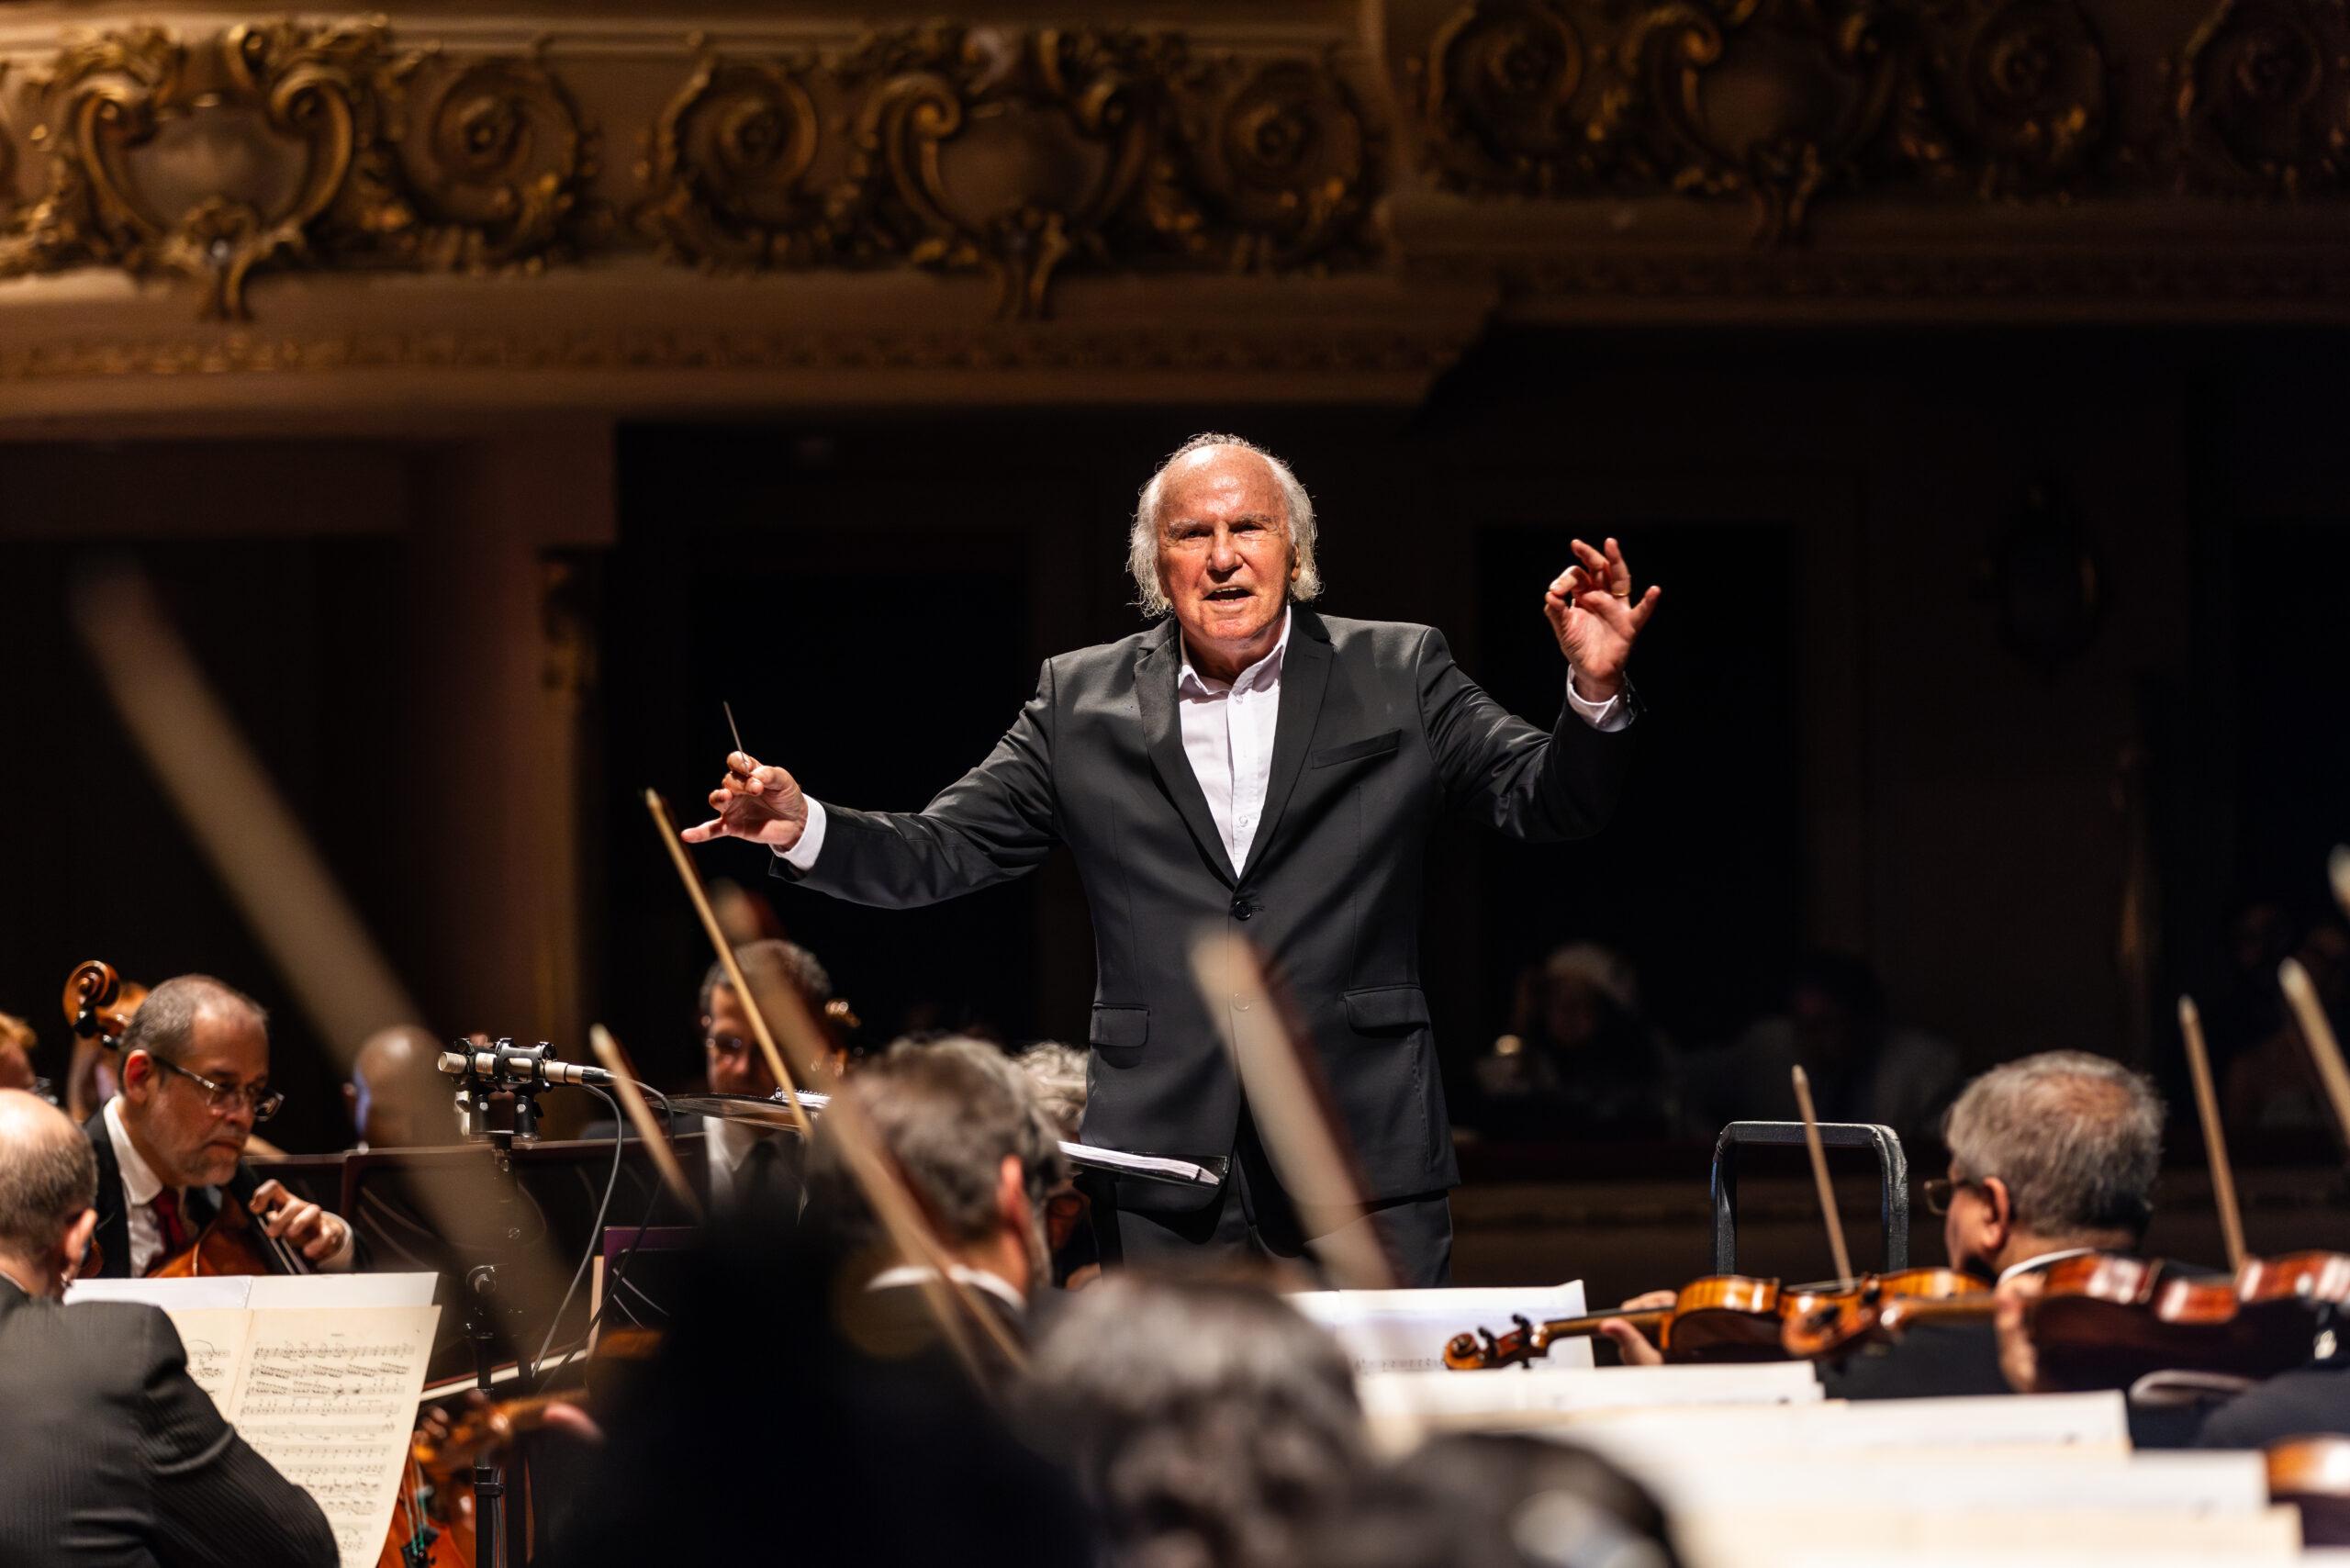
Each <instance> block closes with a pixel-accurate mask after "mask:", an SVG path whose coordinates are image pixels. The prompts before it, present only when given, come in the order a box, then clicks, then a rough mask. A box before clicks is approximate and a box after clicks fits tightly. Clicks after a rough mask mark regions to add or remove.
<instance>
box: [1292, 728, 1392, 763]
mask: <svg viewBox="0 0 2350 1568" xmlns="http://www.w3.org/2000/svg"><path fill="white" fill-rule="evenodd" d="M1403 739H1404V732H1403V731H1401V730H1390V731H1388V732H1387V733H1386V734H1382V735H1372V736H1371V737H1370V738H1369V739H1368V740H1360V741H1348V742H1347V743H1346V744H1345V745H1334V746H1326V747H1325V748H1323V749H1322V750H1320V751H1317V752H1315V754H1314V755H1313V756H1310V757H1308V758H1307V759H1306V766H1307V767H1337V765H1338V764H1339V763H1341V762H1360V761H1361V760H1362V759H1363V758H1364V757H1366V756H1386V755H1387V754H1388V753H1389V752H1391V751H1393V750H1394V749H1395V748H1396V746H1397V745H1401V744H1402V742H1403Z"/></svg>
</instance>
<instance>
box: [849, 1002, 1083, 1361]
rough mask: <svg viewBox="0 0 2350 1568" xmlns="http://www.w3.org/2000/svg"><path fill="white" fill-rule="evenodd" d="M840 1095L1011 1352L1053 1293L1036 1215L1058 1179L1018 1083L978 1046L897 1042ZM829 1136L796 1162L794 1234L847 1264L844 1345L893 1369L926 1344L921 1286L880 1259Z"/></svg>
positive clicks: (871, 1227)
mask: <svg viewBox="0 0 2350 1568" xmlns="http://www.w3.org/2000/svg"><path fill="white" fill-rule="evenodd" d="M840 1092H841V1093H843V1094H847V1095H854V1096H855V1097H856V1103H857V1105H858V1106H860V1107H861V1108H862V1109H863V1110H864V1111H865V1113H866V1115H867V1119H868V1120H869V1121H870V1122H871V1124H872V1126H873V1130H874V1132H875V1134H876V1135H877V1136H878V1137H879V1139H880V1143H881V1146H882V1148H884V1149H886V1150H887V1151H888V1153H889V1156H890V1160H891V1162H892V1163H893V1164H895V1165H896V1166H897V1168H898V1169H899V1170H900V1171H901V1172H902V1173H903V1174H904V1177H905V1180H906V1182H907V1185H908V1186H909V1188H910V1189H911V1190H912V1195H913V1198H914V1200H915V1202H916V1204H918V1205H919V1206H920V1208H921V1210H922V1213H923V1219H924V1221H925V1223H927V1225H928V1226H930V1228H931V1232H932V1237H933V1239H934V1240H935V1241H936V1242H937V1243H938V1245H939V1248H940V1249H941V1250H942V1251H944V1252H945V1253H946V1256H947V1258H948V1259H949V1260H951V1261H950V1263H949V1269H950V1271H951V1272H952V1273H953V1274H954V1276H955V1277H956V1278H957V1280H959V1281H961V1282H962V1283H963V1284H964V1285H965V1286H966V1287H968V1290H969V1292H970V1294H971V1295H972V1296H973V1297H974V1298H975V1299H976V1300H977V1301H978V1302H979V1305H981V1306H983V1307H984V1308H986V1309H987V1310H989V1311H990V1312H993V1313H995V1314H997V1315H998V1316H999V1317H1000V1318H1001V1320H1002V1323H1003V1324H1004V1326H1005V1327H1007V1328H1008V1329H1010V1330H1011V1334H1012V1338H1013V1339H1014V1340H1015V1341H1017V1340H1022V1339H1024V1338H1026V1337H1027V1334H1028V1330H1029V1327H1030V1323H1029V1319H1030V1317H1031V1316H1032V1315H1033V1310H1034V1304H1035V1302H1036V1301H1037V1300H1038V1299H1039V1298H1040V1297H1041V1296H1042V1295H1043V1294H1046V1293H1047V1292H1049V1291H1050V1289H1051V1286H1052V1282H1053V1279H1052V1271H1051V1265H1050V1263H1049V1261H1048V1260H1047V1257H1046V1243H1045V1204H1046V1197H1047V1195H1048V1194H1049V1193H1051V1192H1052V1190H1053V1188H1054V1186H1055V1185H1056V1184H1057V1183H1058V1182H1059V1181H1060V1180H1061V1178H1062V1176H1063V1175H1064V1174H1065V1173H1066V1162H1065V1161H1064V1159H1063V1158H1062V1155H1061V1150H1060V1144H1059V1141H1058V1137H1057V1129H1056V1128H1055V1127H1054V1126H1053V1125H1052V1122H1051V1120H1050V1119H1049V1118H1048V1117H1047V1116H1046V1114H1045V1111H1044V1109H1043V1108H1042V1106H1040V1105H1039V1104H1038V1103H1037V1100H1036V1096H1035V1091H1034V1089H1033V1088H1032V1087H1031V1086H1030V1083H1029V1081H1028V1078H1027V1075H1026V1074H1024V1073H1023V1072H1022V1071H1021V1070H1020V1069H1019V1068H1018V1067H1016V1066H1015V1065H1013V1062H1012V1061H1011V1060H1010V1059H1008V1058H1006V1057H1005V1056H1004V1055H1003V1053H1002V1051H1000V1050H998V1049H997V1048H996V1047H993V1046H991V1045H989V1044H988V1043H987V1042H985V1041H983V1040H973V1039H967V1038H962V1037H959V1036H955V1037H949V1038H947V1039H944V1040H937V1041H933V1042H930V1043H927V1044H920V1045H917V1044H914V1043H912V1042H911V1041H901V1042H900V1043H899V1044H897V1045H895V1046H893V1047H890V1049H889V1050H888V1051H887V1052H886V1053H884V1054H883V1055H882V1056H881V1057H879V1058H878V1059H873V1060H868V1061H867V1062H866V1063H865V1064H864V1065H863V1066H862V1067H860V1068H859V1069H858V1070H857V1072H856V1076H855V1077H853V1078H851V1079H850V1080H849V1081H847V1083H846V1084H845V1085H844V1086H843V1088H842V1089H841V1091H840ZM832 1126H833V1124H832V1123H831V1122H829V1121H824V1122H820V1123H819V1124H818V1125H817V1128H816V1138H815V1142H814V1144H813V1145H812V1147H811V1149H810V1151H809V1159H808V1216H807V1223H808V1224H809V1225H810V1226H811V1227H812V1228H813V1229H814V1230H815V1231H816V1232H817V1233H818V1235H819V1236H820V1237H821V1238H822V1240H823V1241H824V1242H825V1243H826V1244H827V1245H829V1246H831V1247H833V1248H834V1249H836V1250H837V1251H838V1252H839V1253H840V1254H841V1255H842V1256H843V1257H844V1258H845V1259H848V1260H851V1261H850V1263H849V1265H848V1266H849V1268H850V1269H851V1271H852V1272H853V1274H854V1275H855V1278H854V1279H853V1280H852V1281H851V1284H852V1285H853V1287H854V1289H855V1291H856V1293H857V1294H853V1295H852V1294H849V1293H848V1292H844V1293H843V1294H842V1299H847V1300H854V1301H856V1303H857V1304H858V1307H859V1308H860V1310H858V1311H856V1313H855V1314H854V1315H853V1316H852V1317H851V1320H849V1321H845V1322H844V1324H843V1325H842V1327H843V1328H844V1330H845V1332H846V1333H847V1335H848V1337H849V1338H850V1339H851V1340H853V1341H856V1342H858V1343H860V1344H862V1345H864V1346H865V1347H866V1348H867V1350H878V1351H882V1352H884V1353H888V1354H891V1355H893V1356H902V1355H904V1354H906V1353H908V1351H909V1350H910V1349H911V1348H912V1347H915V1346H919V1345H920V1344H921V1343H923V1342H924V1341H926V1340H927V1339H928V1338H929V1337H930V1336H931V1335H932V1333H933V1332H934V1329H933V1327H932V1323H933V1320H932V1317H931V1315H930V1309H929V1307H928V1306H927V1305H925V1301H924V1292H923V1283H924V1282H925V1278H926V1277H927V1278H934V1277H935V1276H934V1275H930V1274H929V1272H928V1271H927V1270H926V1268H925V1267H924V1266H923V1265H922V1264H920V1263H915V1262H910V1261H906V1260H901V1259H898V1258H895V1257H892V1256H889V1255H888V1254H887V1253H886V1252H885V1251H884V1246H885V1241H884V1238H883V1237H882V1236H881V1235H880V1233H879V1231H878V1228H877V1226H876V1225H875V1222H874V1219H873V1217H872V1215H871V1211H870V1210H869V1209H868V1208H867V1205H866V1203H865V1200H864V1198H863V1196H862V1195H861V1193H860V1191H859V1189H858V1187H857V1185H856V1182H855V1180H854V1178H853V1176H852V1173H851V1172H850V1170H848V1167H847V1163H846V1161H845V1159H844V1158H843V1155H842V1150H841V1148H840V1144H839V1141H838V1140H837V1138H835V1137H834V1136H833V1134H832V1131H831V1129H832Z"/></svg>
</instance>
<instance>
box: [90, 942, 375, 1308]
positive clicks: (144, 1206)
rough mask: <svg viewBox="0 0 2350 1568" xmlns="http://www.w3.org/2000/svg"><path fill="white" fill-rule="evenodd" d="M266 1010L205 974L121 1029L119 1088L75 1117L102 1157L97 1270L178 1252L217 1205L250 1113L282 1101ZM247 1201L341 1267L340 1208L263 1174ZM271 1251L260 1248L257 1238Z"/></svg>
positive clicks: (152, 1263) (344, 1236)
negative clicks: (89, 1112) (309, 1199)
mask: <svg viewBox="0 0 2350 1568" xmlns="http://www.w3.org/2000/svg"><path fill="white" fill-rule="evenodd" d="M268 1025H269V1015H268V1014H266V1013H265V1012H263V1010H262V1007H261V1005H260V1003H258V1002H254V1001H253V1000H252V998H251V997H249V996H246V995H245V994H244V993H242V992H241V991H237V990H235V989H234V988H233V987H230V986H228V985H225V984H223V983H222V982H220V981H219V980H214V979H213V978H212V977H210V976H209V975H181V976H179V977H177V978H176V979H173V980H165V981H164V982H163V983H162V984H161V985H159V986H157V987H156V988H155V989H154V990H153V991H151V992H149V993H148V997H147V1000H146V1002H145V1003H144V1004H142V1005H141V1006H140V1009H139V1012H138V1014H137V1015H136V1016H135V1017H133V1018H132V1019H131V1021H130V1026H129V1028H128V1029H126V1030H125V1031H124V1032H123V1036H122V1042H121V1055H122V1060H121V1065H120V1067H119V1069H118V1071H119V1073H120V1075H121V1080H122V1092H121V1093H120V1094H118V1095H117V1096H116V1097H115V1098H113V1099H112V1100H109V1101H107V1102H106V1105H105V1106H104V1107H103V1108H102V1109H101V1110H100V1111H99V1112H98V1113H97V1114H95V1115H94V1116H92V1117H91V1118H90V1119H89V1120H88V1121H86V1122H84V1123H83V1124H82V1130H83V1132H84V1135H85V1136H86V1137H88V1138H89V1140H90V1148H91V1150H92V1152H93V1153H95V1155H96V1156H97V1161H98V1200H97V1210H98V1226H97V1241H98V1246H99V1248H100V1249H101V1252H102V1263H101V1267H100V1269H99V1272H101V1273H103V1274H105V1275H106V1276H107V1277H109V1278H125V1277H128V1278H133V1279H136V1278H139V1277H140V1276H142V1275H145V1274H147V1273H149V1272H151V1271H153V1270H154V1269H156V1268H157V1267H158V1266H159V1265H161V1264H162V1263H163V1262H164V1261H165V1260H167V1259H169V1258H171V1257H172V1256H173V1255H174V1254H176V1253H179V1252H181V1251H183V1250H184V1249H185V1248H186V1247H187V1246H188V1245H189V1244H190V1243H192V1242H193V1241H194V1240H195V1239H196V1237H197V1235H198V1233H199V1232H201V1231H202V1229H203V1228H204V1225H205V1223H206V1221H207V1220H208V1219H209V1218H210V1217H211V1216H212V1215H214V1214H215V1213H217V1212H218V1209H219V1206H220V1204H221V1203H222V1202H223V1198H224V1194H223V1193H221V1192H220V1190H219V1189H221V1188H222V1187H223V1186H224V1185H225V1184H227V1183H229V1182H230V1181H231V1180H232V1178H234V1177H235V1176H236V1174H237V1172H238V1170H239V1167H240V1166H241V1163H242V1160H241V1156H242V1155H243V1154H244V1152H245V1147H246V1143H247V1141H248V1139H250V1138H251V1137H252V1130H253V1124H254V1123H256V1122H263V1121H267V1120H268V1119H269V1118H270V1117H271V1116H273V1115H274V1114H276V1112H277V1107H278V1105H279V1103H281V1102H282V1101H283V1100H284V1098H285V1097H284V1096H283V1095H281V1094H278V1093H276V1092H274V1091H273V1090H272V1089H271V1088H270V1087H269V1027H268ZM247 1206H248V1207H249V1208H250V1209H251V1210H252V1214H253V1215H254V1216H255V1223H256V1225H257V1226H258V1227H259V1228H260V1230H262V1231H263V1232H264V1233H266V1234H267V1235H268V1236H271V1237H274V1238H278V1239H279V1240H281V1241H283V1242H285V1244H286V1245H287V1246H288V1247H290V1248H292V1249H296V1250H297V1252H298V1253H299V1255H300V1257H301V1258H302V1259H303V1260H305V1261H306V1262H307V1263H308V1266H309V1267H311V1268H313V1269H328V1270H332V1269H348V1268H349V1267H351V1264H352V1260H353V1255H354V1252H355V1250H356V1249H355V1246H354V1244H353V1237H352V1231H351V1226H349V1225H348V1224H346V1223H345V1222H344V1221H343V1220H342V1219H341V1216H339V1215H331V1214H329V1213H327V1212H326V1211H325V1210H324V1209H322V1208H320V1207H319V1205H318V1204H312V1203H306V1202H304V1201H302V1200H301V1199H299V1198H297V1197H295V1196H294V1195H293V1194H292V1193H288V1192H287V1191H286V1190H285V1187H284V1186H283V1185H282V1184H281V1183H279V1182H274V1181H272V1182H262V1183H261V1184H260V1185H259V1186H258V1187H257V1188H256V1189H255V1190H254V1191H253V1193H252V1197H251V1198H250V1199H248V1200H247ZM263 1250H266V1249H263Z"/></svg>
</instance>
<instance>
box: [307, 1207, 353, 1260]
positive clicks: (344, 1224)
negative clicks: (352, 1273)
mask: <svg viewBox="0 0 2350 1568" xmlns="http://www.w3.org/2000/svg"><path fill="white" fill-rule="evenodd" d="M334 1217H335V1223H336V1224H337V1225H338V1226H341V1230H342V1245H341V1246H340V1247H338V1248H336V1249H334V1250H333V1251H331V1252H330V1253H328V1254H327V1255H326V1256H325V1257H323V1258H321V1259H319V1260H318V1261H317V1262H315V1263H313V1264H311V1265H310V1267H312V1268H314V1269H316V1270H318V1271H319V1272H321V1273H328V1274H339V1273H341V1272H342V1271H344V1270H345V1269H348V1268H350V1267H351V1260H352V1259H353V1258H354V1257H356V1256H357V1255H358V1252H359V1233H358V1232H357V1231H356V1230H354V1229H353V1228H352V1226H351V1222H350V1221H349V1220H347V1219H344V1218H343V1217H342V1216H341V1215H335V1216H334Z"/></svg>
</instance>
